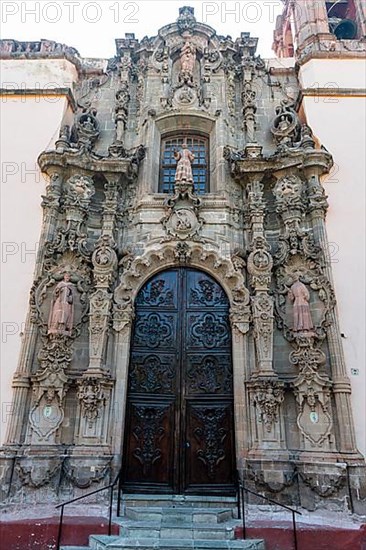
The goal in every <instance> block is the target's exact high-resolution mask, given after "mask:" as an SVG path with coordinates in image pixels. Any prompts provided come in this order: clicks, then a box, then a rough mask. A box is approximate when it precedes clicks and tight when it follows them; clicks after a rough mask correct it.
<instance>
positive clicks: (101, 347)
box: [88, 234, 118, 376]
mask: <svg viewBox="0 0 366 550" xmlns="http://www.w3.org/2000/svg"><path fill="white" fill-rule="evenodd" d="M114 249H115V243H114V240H113V237H111V236H110V235H109V234H105V235H102V236H101V238H100V239H99V241H98V242H97V245H96V247H95V250H94V252H93V256H92V262H93V267H94V279H95V287H96V290H95V292H94V293H93V294H92V296H91V297H90V314H89V334H90V340H89V341H90V349H89V367H88V374H89V375H90V376H91V375H92V373H93V374H98V373H99V374H100V373H101V372H102V371H103V362H104V351H105V346H106V343H107V336H108V326H109V316H110V311H111V305H112V297H113V295H112V293H111V292H110V291H109V288H110V285H111V284H112V282H113V281H114V279H115V276H116V269H117V263H118V262H117V255H116V252H115V250H114Z"/></svg>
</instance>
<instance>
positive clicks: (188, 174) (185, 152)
mask: <svg viewBox="0 0 366 550" xmlns="http://www.w3.org/2000/svg"><path fill="white" fill-rule="evenodd" d="M174 158H175V160H176V161H178V163H177V170H176V172H175V182H176V183H183V182H184V183H192V184H193V174H192V163H193V161H194V154H193V153H192V151H190V150H189V149H188V147H187V144H186V143H183V145H182V149H181V150H180V151H174Z"/></svg>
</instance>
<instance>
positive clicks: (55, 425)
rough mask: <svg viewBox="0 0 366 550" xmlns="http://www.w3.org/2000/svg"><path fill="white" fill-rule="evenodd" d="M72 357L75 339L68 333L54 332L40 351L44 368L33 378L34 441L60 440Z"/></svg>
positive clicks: (32, 415) (31, 428) (30, 416)
mask: <svg viewBox="0 0 366 550" xmlns="http://www.w3.org/2000/svg"><path fill="white" fill-rule="evenodd" d="M71 359H72V340H71V339H70V338H68V337H67V336H62V335H52V336H51V337H50V338H48V340H47V342H45V344H44V345H43V347H42V349H41V351H40V354H39V361H40V364H41V371H40V372H39V373H37V374H36V375H35V376H33V377H32V379H31V380H32V389H33V400H32V405H31V410H30V413H29V425H30V433H29V438H30V443H31V444H32V445H45V444H46V445H54V444H57V443H59V438H58V435H57V431H58V429H59V428H60V426H61V424H62V421H63V419H64V397H65V394H66V392H67V390H68V385H69V381H68V377H67V375H66V373H65V371H66V369H67V368H68V367H69V366H70V362H71Z"/></svg>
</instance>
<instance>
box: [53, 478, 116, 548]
mask: <svg viewBox="0 0 366 550" xmlns="http://www.w3.org/2000/svg"><path fill="white" fill-rule="evenodd" d="M121 473H122V471H121V470H120V471H119V472H118V474H117V475H116V477H115V479H114V481H113V483H110V484H109V485H107V486H106V487H101V488H100V489H96V490H95V491H90V493H86V495H82V496H80V497H76V498H73V499H71V500H67V501H66V502H62V503H61V504H58V505H57V506H56V508H61V513H60V521H59V524H58V533H57V543H56V550H60V547H61V537H62V526H63V519H64V508H65V506H67V505H68V504H72V503H73V502H76V501H78V500H82V499H83V498H86V497H90V496H91V495H95V494H97V493H101V492H102V491H106V490H107V489H110V491H111V492H110V495H109V513H108V536H111V534H112V509H113V489H114V487H115V485H116V483H117V481H118V482H119V483H118V498H117V517H118V516H119V515H120V510H121V490H122V488H121V477H122V476H121Z"/></svg>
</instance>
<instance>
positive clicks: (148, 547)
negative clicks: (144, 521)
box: [67, 535, 265, 550]
mask: <svg viewBox="0 0 366 550" xmlns="http://www.w3.org/2000/svg"><path fill="white" fill-rule="evenodd" d="M136 548H139V549H140V550H155V549H157V550H159V549H162V550H190V549H191V550H265V546H264V542H263V541H262V540H213V541H208V540H190V539H178V538H175V539H171V540H169V539H151V538H139V539H130V538H125V537H120V538H117V539H116V540H114V541H111V542H109V543H108V541H106V540H105V537H103V536H101V535H92V536H91V537H90V550H121V549H124V550H134V549H136ZM67 550H68V549H67Z"/></svg>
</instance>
